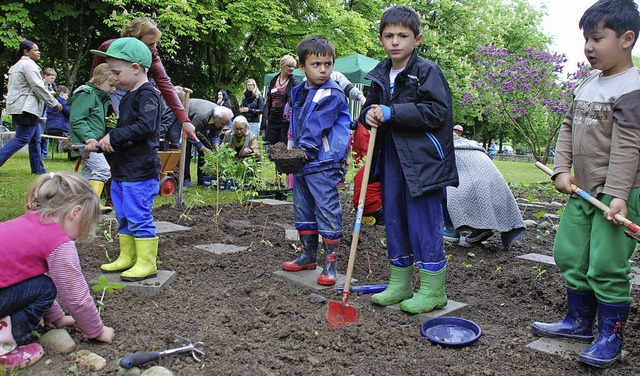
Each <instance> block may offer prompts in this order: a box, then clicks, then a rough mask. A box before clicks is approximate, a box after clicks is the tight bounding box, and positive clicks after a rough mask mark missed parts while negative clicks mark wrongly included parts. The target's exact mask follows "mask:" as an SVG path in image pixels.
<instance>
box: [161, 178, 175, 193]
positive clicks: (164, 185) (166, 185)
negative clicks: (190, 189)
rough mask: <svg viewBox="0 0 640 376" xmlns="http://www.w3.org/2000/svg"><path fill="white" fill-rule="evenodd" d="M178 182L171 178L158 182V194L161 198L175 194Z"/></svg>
mask: <svg viewBox="0 0 640 376" xmlns="http://www.w3.org/2000/svg"><path fill="white" fill-rule="evenodd" d="M177 187H178V182H177V181H176V179H174V178H173V177H171V176H165V177H164V178H162V180H160V194H162V195H163V196H171V195H172V194H174V193H175V192H176V188H177Z"/></svg>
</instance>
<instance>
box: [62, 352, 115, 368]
mask: <svg viewBox="0 0 640 376" xmlns="http://www.w3.org/2000/svg"><path fill="white" fill-rule="evenodd" d="M68 358H69V360H71V361H72V362H74V363H77V364H78V365H79V366H81V367H83V368H88V369H90V370H91V371H100V370H101V369H103V368H104V367H105V366H106V365H107V361H106V360H105V359H104V358H103V357H101V356H100V355H98V354H96V353H92V352H90V351H89V350H80V351H76V352H74V353H71V354H69V355H68Z"/></svg>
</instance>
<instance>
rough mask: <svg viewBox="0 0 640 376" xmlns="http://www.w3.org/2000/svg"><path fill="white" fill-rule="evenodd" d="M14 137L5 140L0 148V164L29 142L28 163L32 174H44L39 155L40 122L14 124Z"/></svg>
mask: <svg viewBox="0 0 640 376" xmlns="http://www.w3.org/2000/svg"><path fill="white" fill-rule="evenodd" d="M15 127H16V137H14V138H12V139H11V140H9V142H7V143H6V144H5V145H4V146H3V147H2V149H0V166H2V165H4V163H5V162H6V161H7V160H8V159H9V158H11V156H12V155H14V154H15V153H16V152H17V151H18V150H20V149H22V147H23V146H25V145H26V144H29V164H31V173H32V174H44V173H45V172H47V170H45V169H44V164H43V163H42V156H41V155H40V139H41V137H40V124H36V125H35V126H30V125H21V124H15Z"/></svg>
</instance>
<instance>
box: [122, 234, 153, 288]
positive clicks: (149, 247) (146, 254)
mask: <svg viewBox="0 0 640 376" xmlns="http://www.w3.org/2000/svg"><path fill="white" fill-rule="evenodd" d="M135 241H136V264H135V265H134V266H133V268H131V269H129V270H127V271H126V272H123V273H122V274H120V279H121V280H123V281H126V282H136V281H142V280H144V279H147V278H153V277H155V276H156V275H157V274H158V267H157V266H156V259H157V257H158V237H157V236H156V237H155V238H135Z"/></svg>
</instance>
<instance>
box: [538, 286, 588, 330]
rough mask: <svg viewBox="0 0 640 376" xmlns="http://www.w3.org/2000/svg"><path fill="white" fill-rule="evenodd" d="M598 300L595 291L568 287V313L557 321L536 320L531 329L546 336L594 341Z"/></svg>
mask: <svg viewBox="0 0 640 376" xmlns="http://www.w3.org/2000/svg"><path fill="white" fill-rule="evenodd" d="M597 308H598V300H597V299H596V296H595V295H594V293H593V291H573V290H571V289H567V314H566V315H565V316H564V318H563V319H562V320H560V321H558V322H555V323H550V324H546V323H542V322H534V323H533V325H532V326H531V329H532V330H533V332H534V333H536V334H539V335H541V336H545V337H562V338H569V339H573V340H575V341H580V342H591V341H593V338H594V337H593V324H594V322H595V319H596V310H597Z"/></svg>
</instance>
